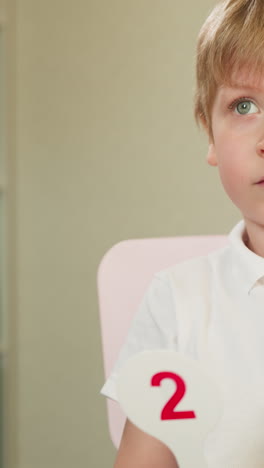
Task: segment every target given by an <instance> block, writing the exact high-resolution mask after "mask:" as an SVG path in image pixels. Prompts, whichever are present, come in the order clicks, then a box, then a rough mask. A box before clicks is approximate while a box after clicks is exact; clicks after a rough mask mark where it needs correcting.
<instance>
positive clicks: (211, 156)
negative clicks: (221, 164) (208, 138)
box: [206, 142, 218, 166]
mask: <svg viewBox="0 0 264 468" xmlns="http://www.w3.org/2000/svg"><path fill="white" fill-rule="evenodd" d="M206 160H207V162H208V164H210V166H217V165H218V163H217V157H216V152H215V146H214V143H212V142H211V143H209V148H208V153H207V157H206Z"/></svg>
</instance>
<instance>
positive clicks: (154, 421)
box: [117, 350, 222, 468]
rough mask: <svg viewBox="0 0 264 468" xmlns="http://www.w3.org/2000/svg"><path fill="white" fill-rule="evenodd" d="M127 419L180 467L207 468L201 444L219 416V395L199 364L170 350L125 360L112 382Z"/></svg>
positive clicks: (147, 352) (145, 353)
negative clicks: (160, 445)
mask: <svg viewBox="0 0 264 468" xmlns="http://www.w3.org/2000/svg"><path fill="white" fill-rule="evenodd" d="M117 395H118V401H119V403H120V406H121V408H122V409H123V411H124V412H125V414H126V415H127V417H128V419H129V420H130V421H131V422H132V423H133V424H135V425H136V426H138V427H139V428H140V429H141V430H143V431H144V432H146V433H148V434H150V435H152V436H154V437H156V438H157V439H159V440H161V441H162V442H164V443H165V444H166V445H167V446H168V447H169V448H170V450H171V451H172V452H173V453H174V455H175V457H176V460H177V462H178V464H179V466H180V468H190V467H195V468H206V467H207V463H206V459H205V456H204V440H205V438H206V436H207V434H208V433H209V432H210V431H211V430H212V429H213V427H214V426H215V424H216V423H217V421H218V419H219V418H220V416H221V412H222V400H221V395H220V391H219V390H218V388H217V386H216V383H215V381H214V380H213V378H211V377H210V376H209V375H207V374H206V373H205V371H204V370H203V368H202V367H201V365H200V364H199V363H198V362H197V361H195V360H193V359H190V358H187V357H186V356H184V355H182V354H180V353H177V352H176V351H171V350H157V351H156V350H155V351H143V352H142V353H139V354H137V355H135V356H134V357H132V358H131V359H129V360H128V361H127V363H126V364H125V366H124V367H123V368H122V369H121V371H120V374H119V377H118V381H117Z"/></svg>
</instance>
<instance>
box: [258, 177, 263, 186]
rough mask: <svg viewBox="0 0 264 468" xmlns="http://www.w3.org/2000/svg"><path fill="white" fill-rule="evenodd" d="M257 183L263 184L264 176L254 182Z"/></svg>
mask: <svg viewBox="0 0 264 468" xmlns="http://www.w3.org/2000/svg"><path fill="white" fill-rule="evenodd" d="M256 184H257V185H259V184H260V185H262V184H264V177H263V178H262V179H260V180H259V181H258V182H256Z"/></svg>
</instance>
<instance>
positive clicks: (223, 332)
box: [101, 221, 264, 468]
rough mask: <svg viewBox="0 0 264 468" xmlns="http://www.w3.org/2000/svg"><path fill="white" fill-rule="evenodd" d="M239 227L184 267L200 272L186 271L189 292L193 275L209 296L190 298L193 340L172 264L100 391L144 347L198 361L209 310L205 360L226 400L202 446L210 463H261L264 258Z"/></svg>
mask: <svg viewBox="0 0 264 468" xmlns="http://www.w3.org/2000/svg"><path fill="white" fill-rule="evenodd" d="M244 232H245V224H244V221H240V222H239V223H238V224H237V225H236V226H235V227H234V229H233V230H232V231H231V233H230V235H229V245H228V246H226V247H224V248H222V249H220V250H217V251H215V252H212V253H210V254H209V255H207V256H204V257H198V258H195V259H191V260H188V261H187V262H184V263H183V264H182V266H184V265H185V270H186V265H187V271H188V270H189V272H190V273H191V272H192V271H196V275H199V276H195V275H193V276H192V275H191V274H190V278H191V279H190V281H193V290H195V288H196V289H197V284H195V278H198V277H199V282H200V280H202V281H203V280H204V281H206V284H207V285H208V294H207V297H206V298H203V299H204V300H202V301H199V300H198V301H195V314H196V315H195V319H194V320H192V321H191V324H192V325H191V327H192V328H191V330H190V337H191V339H189V341H188V342H185V343H184V345H183V344H182V343H183V341H182V340H181V330H182V327H181V321H182V320H183V315H181V317H180V319H179V316H180V314H179V303H180V304H181V306H186V304H182V302H180V301H179V298H181V301H182V296H181V294H180V287H179V285H178V283H177V281H176V280H175V278H177V275H176V276H175V272H176V271H177V272H179V268H181V267H180V266H179V264H178V265H176V266H172V267H170V268H168V269H166V270H163V271H161V272H159V273H157V274H156V275H155V276H154V278H153V280H152V282H151V284H150V286H149V288H148V289H147V291H146V294H145V296H144V298H143V300H142V303H141V305H140V307H139V311H138V313H137V314H136V316H135V319H134V321H133V324H132V326H131V329H130V331H129V334H128V338H127V341H126V343H125V345H124V347H123V349H122V350H121V353H120V356H119V359H118V361H117V363H116V365H115V368H114V370H113V373H112V374H111V376H110V377H109V379H108V380H107V382H106V383H105V385H104V387H103V388H102V390H101V393H102V394H104V395H106V396H108V397H109V398H112V399H116V392H115V380H116V378H117V375H118V370H119V369H120V367H121V366H122V365H123V364H124V362H125V361H126V360H127V359H128V358H129V357H131V356H132V355H134V354H136V353H139V352H140V351H143V350H145V349H162V348H172V347H173V348H174V349H175V350H176V351H181V352H184V353H185V354H188V355H190V356H191V357H193V358H194V359H200V355H199V352H198V347H197V343H196V341H197V340H198V339H197V337H198V334H199V327H200V322H201V321H202V319H201V317H203V316H204V310H202V309H203V308H207V309H208V311H209V316H208V320H207V322H206V336H205V338H204V348H205V353H206V356H207V357H206V360H205V361H204V365H205V366H206V367H207V370H208V371H209V372H210V373H211V374H212V375H213V376H214V377H215V379H216V380H217V382H218V385H219V387H220V389H221V392H222V395H223V399H224V413H223V416H222V418H221V420H220V422H219V423H218V425H217V426H216V428H215V430H214V431H213V432H211V433H210V435H209V436H208V438H207V440H206V444H205V455H206V458H207V462H208V467H209V468H235V467H236V468H261V467H264V258H262V257H260V256H258V255H256V254H255V253H253V252H252V251H251V250H249V249H248V248H247V247H246V245H245V244H244V242H243V237H244ZM205 265H206V269H205V268H204V267H205ZM201 276H204V278H201ZM205 276H206V278H205ZM192 278H193V279H192ZM191 289H192V284H191V283H190V291H191ZM186 296H187V295H185V296H184V297H186ZM187 299H188V304H189V301H190V300H189V298H187V297H186V303H187ZM190 304H191V303H190ZM192 308H193V307H192ZM197 317H198V319H197Z"/></svg>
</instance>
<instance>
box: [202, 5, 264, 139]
mask: <svg viewBox="0 0 264 468" xmlns="http://www.w3.org/2000/svg"><path fill="white" fill-rule="evenodd" d="M196 61H197V62H196V95H195V109H194V113H195V118H196V121H197V123H198V124H199V123H202V124H203V125H204V126H205V128H206V129H207V131H208V133H209V135H210V136H212V128H211V111H212V106H213V103H214V99H215V95H216V92H217V88H218V87H219V86H221V85H222V84H228V83H229V84H230V83H231V79H232V73H233V72H234V71H238V70H240V69H242V67H245V66H247V67H248V70H250V76H254V75H259V74H260V73H263V72H264V0H225V1H224V2H221V3H219V4H218V5H217V6H216V7H215V8H214V9H213V11H212V13H211V14H210V15H209V17H208V18H207V20H206V21H205V23H204V25H203V26H202V28H201V30H200V33H199V36H198V41H197V54H196Z"/></svg>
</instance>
